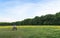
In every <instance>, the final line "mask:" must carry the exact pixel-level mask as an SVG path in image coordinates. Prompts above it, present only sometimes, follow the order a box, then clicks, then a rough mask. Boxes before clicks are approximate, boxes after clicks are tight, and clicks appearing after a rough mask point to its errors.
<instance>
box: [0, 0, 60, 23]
mask: <svg viewBox="0 0 60 38" xmlns="http://www.w3.org/2000/svg"><path fill="white" fill-rule="evenodd" d="M8 4H10V7H9V5H8ZM15 4H16V5H15ZM6 5H8V7H7V6H6ZM11 5H12V6H11ZM3 6H6V8H5V9H3V11H4V13H6V16H3V17H2V18H0V19H1V20H0V21H2V22H3V21H6V22H12V21H18V20H23V19H26V18H30V17H31V18H32V17H35V16H41V15H45V14H55V13H56V12H59V11H60V1H52V2H47V3H40V2H38V3H24V4H21V3H19V2H13V4H12V2H9V3H8V2H7V3H5V5H4V4H3Z"/></svg>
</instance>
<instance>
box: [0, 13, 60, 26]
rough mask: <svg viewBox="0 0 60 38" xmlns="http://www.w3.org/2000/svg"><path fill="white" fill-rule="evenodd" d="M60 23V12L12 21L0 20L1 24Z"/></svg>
mask: <svg viewBox="0 0 60 38" xmlns="http://www.w3.org/2000/svg"><path fill="white" fill-rule="evenodd" d="M13 24H16V25H60V12H58V13H56V14H47V15H44V16H40V17H39V16H36V17H35V18H32V19H31V18H29V19H24V20H22V21H16V22H12V23H8V22H0V25H3V26H5V25H13Z"/></svg>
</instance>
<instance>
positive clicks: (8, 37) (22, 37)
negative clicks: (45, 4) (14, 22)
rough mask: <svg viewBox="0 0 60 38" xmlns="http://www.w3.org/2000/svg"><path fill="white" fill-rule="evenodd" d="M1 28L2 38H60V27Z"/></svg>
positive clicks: (0, 35) (0, 36) (0, 37)
mask: <svg viewBox="0 0 60 38" xmlns="http://www.w3.org/2000/svg"><path fill="white" fill-rule="evenodd" d="M17 28H18V30H17V31H12V26H4V27H3V26H0V38H60V26H17Z"/></svg>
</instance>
